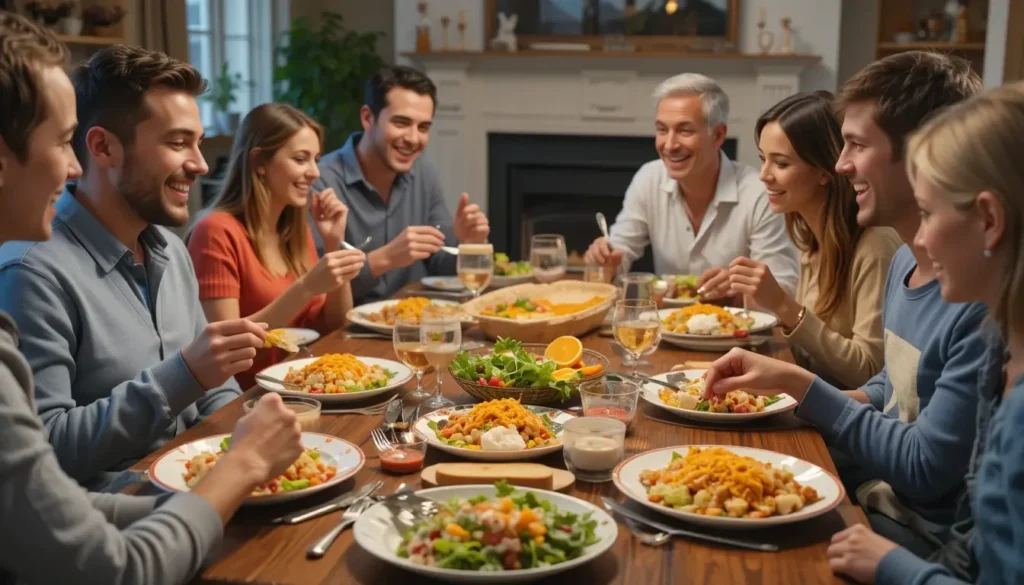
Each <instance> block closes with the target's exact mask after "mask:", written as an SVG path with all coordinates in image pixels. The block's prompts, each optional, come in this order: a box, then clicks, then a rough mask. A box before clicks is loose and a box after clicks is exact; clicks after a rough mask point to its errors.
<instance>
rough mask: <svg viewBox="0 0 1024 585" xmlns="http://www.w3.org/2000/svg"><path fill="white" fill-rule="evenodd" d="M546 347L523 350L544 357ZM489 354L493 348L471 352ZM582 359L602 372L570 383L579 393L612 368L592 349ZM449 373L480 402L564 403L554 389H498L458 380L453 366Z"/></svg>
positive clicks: (531, 345)
mask: <svg viewBox="0 0 1024 585" xmlns="http://www.w3.org/2000/svg"><path fill="white" fill-rule="evenodd" d="M546 347H547V345H545V344H543V343H524V344H523V349H525V350H526V351H528V352H530V353H532V354H536V355H543V354H544V348H546ZM489 353H491V348H489V347H485V348H480V349H474V350H471V351H469V354H470V355H478V356H481V355H487V354H489ZM582 359H583V363H585V364H586V365H588V366H592V365H594V364H601V371H600V372H599V373H597V374H594V375H591V376H586V377H583V378H580V379H578V380H573V381H571V382H569V385H570V386H572V387H573V389H574V390H577V391H578V389H579V385H580V384H582V383H584V382H590V381H591V380H600V379H601V378H603V377H604V374H605V372H607V371H608V368H609V367H611V362H609V361H608V358H606V357H604V356H603V355H601V354H599V353H597V352H596V351H594V350H591V349H584V350H583V358H582ZM448 373H450V374H451V375H452V378H453V379H454V380H455V381H456V382H458V383H459V386H462V389H463V390H465V391H466V394H469V395H470V396H472V397H474V398H478V399H480V400H498V399H501V398H515V399H518V400H519V402H521V403H523V404H533V405H536V406H547V405H549V404H555V403H558V402H563V401H562V399H561V395H560V394H559V393H558V391H557V390H555V389H554V388H497V387H495V386H489V385H487V384H478V383H477V382H475V381H472V380H463V379H461V378H458V377H456V376H455V372H454V371H453V370H452V368H451V366H448Z"/></svg>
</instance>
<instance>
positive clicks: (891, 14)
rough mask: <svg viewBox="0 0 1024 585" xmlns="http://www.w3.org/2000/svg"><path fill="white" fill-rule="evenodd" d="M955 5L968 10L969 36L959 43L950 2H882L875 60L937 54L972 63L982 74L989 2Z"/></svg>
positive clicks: (965, 0)
mask: <svg viewBox="0 0 1024 585" xmlns="http://www.w3.org/2000/svg"><path fill="white" fill-rule="evenodd" d="M954 3H956V4H958V5H961V6H963V7H964V8H965V17H966V18H965V20H966V27H965V33H966V34H961V35H960V38H958V39H956V40H955V41H954V40H951V39H950V34H949V29H948V27H949V22H948V21H947V20H946V19H947V18H948V17H947V16H946V10H947V6H948V5H950V2H948V0H879V2H878V43H877V45H876V47H875V57H876V58H878V59H881V58H882V57H886V56H889V55H893V54H896V53H900V52H903V51H937V52H940V53H949V54H953V55H956V56H958V57H962V58H964V59H966V60H968V61H970V62H971V64H972V66H973V67H974V69H975V71H977V72H978V73H979V74H980V73H981V71H982V65H983V64H984V61H985V34H986V31H985V28H986V26H987V21H988V8H989V6H988V0H959V1H956V0H954ZM953 22H954V23H955V22H956V19H954V20H953ZM922 37H923V38H922ZM930 37H931V38H930Z"/></svg>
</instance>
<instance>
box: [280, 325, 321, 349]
mask: <svg viewBox="0 0 1024 585" xmlns="http://www.w3.org/2000/svg"><path fill="white" fill-rule="evenodd" d="M281 331H284V333H285V335H287V336H289V337H291V339H292V340H293V341H294V342H295V345H309V344H310V343H313V342H314V341H316V340H317V339H320V332H319V331H316V330H315V329H302V328H301V327H283V328H282V329H281Z"/></svg>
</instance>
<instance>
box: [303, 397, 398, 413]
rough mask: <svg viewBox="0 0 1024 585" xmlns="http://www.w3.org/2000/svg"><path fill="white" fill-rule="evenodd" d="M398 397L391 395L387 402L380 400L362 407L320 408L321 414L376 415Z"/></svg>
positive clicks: (384, 410)
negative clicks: (377, 402)
mask: <svg viewBox="0 0 1024 585" xmlns="http://www.w3.org/2000/svg"><path fill="white" fill-rule="evenodd" d="M396 398H398V397H397V396H395V397H393V398H392V399H391V400H388V401H387V402H381V403H380V404H374V405H373V406H365V407H363V408H337V409H333V410H321V411H320V413H321V414H365V415H368V416H376V415H379V414H384V413H385V412H387V410H388V406H389V405H390V404H391V403H392V402H394V400H395V399H396Z"/></svg>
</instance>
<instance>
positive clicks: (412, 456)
mask: <svg viewBox="0 0 1024 585" xmlns="http://www.w3.org/2000/svg"><path fill="white" fill-rule="evenodd" d="M397 438H398V442H397V443H396V442H392V443H391V445H392V447H393V449H390V450H388V451H382V452H381V453H380V467H381V469H383V470H384V471H388V472H390V473H395V474H399V475H404V474H406V473H413V472H416V471H419V470H421V469H423V461H424V460H425V459H426V458H427V440H426V439H425V438H422V437H417V436H416V435H414V434H412V433H400V434H398V437H397Z"/></svg>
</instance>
